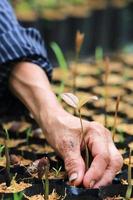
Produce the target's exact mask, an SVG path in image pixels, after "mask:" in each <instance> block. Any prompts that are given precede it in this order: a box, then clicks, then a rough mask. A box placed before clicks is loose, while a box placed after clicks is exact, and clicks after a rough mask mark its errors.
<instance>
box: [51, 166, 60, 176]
mask: <svg viewBox="0 0 133 200" xmlns="http://www.w3.org/2000/svg"><path fill="white" fill-rule="evenodd" d="M52 169H53V170H54V171H55V176H56V177H58V176H59V173H60V171H61V169H62V166H60V167H59V169H56V168H54V167H53V168H52Z"/></svg>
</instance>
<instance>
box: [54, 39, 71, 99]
mask: <svg viewBox="0 0 133 200" xmlns="http://www.w3.org/2000/svg"><path fill="white" fill-rule="evenodd" d="M51 48H52V50H53V51H54V53H55V55H56V58H57V61H58V64H59V67H60V69H61V71H62V74H61V75H62V80H61V83H60V87H59V90H58V99H59V100H60V94H61V93H63V92H64V88H65V81H66V79H67V75H68V64H67V62H66V59H65V56H64V54H63V52H62V50H61V48H60V46H59V45H58V44H57V43H55V42H52V43H51Z"/></svg>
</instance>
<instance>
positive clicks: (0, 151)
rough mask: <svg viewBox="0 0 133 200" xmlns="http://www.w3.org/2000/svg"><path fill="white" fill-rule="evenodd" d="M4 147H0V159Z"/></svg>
mask: <svg viewBox="0 0 133 200" xmlns="http://www.w3.org/2000/svg"><path fill="white" fill-rule="evenodd" d="M4 148H5V146H4V145H0V158H1V156H2V152H3V151H4Z"/></svg>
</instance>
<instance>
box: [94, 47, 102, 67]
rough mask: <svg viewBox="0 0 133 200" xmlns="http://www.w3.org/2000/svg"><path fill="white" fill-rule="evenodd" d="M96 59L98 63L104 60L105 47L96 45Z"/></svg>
mask: <svg viewBox="0 0 133 200" xmlns="http://www.w3.org/2000/svg"><path fill="white" fill-rule="evenodd" d="M95 60H96V63H97V64H99V62H100V63H101V62H102V61H103V48H102V47H100V46H98V47H96V49H95Z"/></svg>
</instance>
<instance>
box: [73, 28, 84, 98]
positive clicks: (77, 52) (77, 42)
mask: <svg viewBox="0 0 133 200" xmlns="http://www.w3.org/2000/svg"><path fill="white" fill-rule="evenodd" d="M83 41H84V34H83V33H80V31H77V33H76V38H75V63H74V66H73V68H72V75H73V85H72V91H73V93H74V94H75V92H76V78H77V63H78V61H79V55H80V51H81V47H82V44H83Z"/></svg>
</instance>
